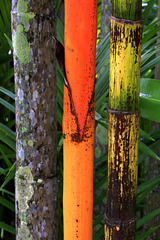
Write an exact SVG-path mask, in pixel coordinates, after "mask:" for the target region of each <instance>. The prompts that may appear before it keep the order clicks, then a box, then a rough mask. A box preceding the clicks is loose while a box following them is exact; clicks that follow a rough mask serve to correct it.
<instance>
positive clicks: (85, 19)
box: [63, 0, 97, 240]
mask: <svg viewBox="0 0 160 240" xmlns="http://www.w3.org/2000/svg"><path fill="white" fill-rule="evenodd" d="M96 31H97V2H96V0H88V1H86V0H81V1H75V0H65V69H66V80H65V86H64V108H63V153H64V165H63V167H64V175H63V178H64V181H63V186H64V187H63V214H64V240H71V239H80V240H84V239H85V240H91V239H92V215H93V159H94V109H95V100H94V82H95V56H96V35H97V34H96Z"/></svg>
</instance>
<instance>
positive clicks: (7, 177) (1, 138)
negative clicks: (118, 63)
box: [0, 0, 160, 240]
mask: <svg viewBox="0 0 160 240" xmlns="http://www.w3.org/2000/svg"><path fill="white" fill-rule="evenodd" d="M142 2H143V4H142V6H143V8H142V10H143V19H144V23H143V26H144V27H143V36H142V55H141V80H140V111H141V124H140V127H141V129H140V140H139V157H138V163H139V165H138V168H139V176H138V177H139V178H138V189H137V208H136V209H137V217H138V222H137V240H142V239H146V237H147V236H148V235H149V234H150V233H151V231H154V230H155V229H156V227H155V228H153V229H151V230H149V229H148V231H147V232H146V233H143V225H144V223H145V222H147V221H149V219H151V218H153V216H156V215H157V214H160V209H157V210H155V211H154V212H152V213H150V214H149V215H147V216H145V217H144V216H143V209H144V199H145V197H146V196H147V194H148V193H149V192H150V191H152V190H153V189H154V188H155V187H156V186H157V185H158V184H159V183H160V175H159V176H157V177H156V178H153V179H151V180H146V179H147V178H146V177H147V168H148V160H147V158H148V156H152V157H154V158H155V159H157V160H160V158H159V156H157V155H156V154H155V150H156V149H158V148H160V129H157V130H155V131H153V132H150V130H149V131H147V128H149V124H146V119H149V121H150V120H156V121H157V122H160V111H159V110H158V109H159V108H160V107H159V106H160V96H159V83H158V82H157V81H156V80H153V79H152V78H153V77H154V70H155V65H156V64H157V63H158V62H160V57H156V52H157V51H159V49H156V40H157V36H156V33H157V32H158V30H159V29H160V27H157V22H158V19H157V9H158V5H157V1H155V0H154V1H153V0H150V1H147V0H146V1H142ZM61 4H63V1H59V0H57V1H56V10H57V14H58V11H59V9H60V7H61ZM147 4H148V5H147ZM10 11H11V1H10V0H1V1H0V113H1V117H0V179H1V185H0V228H1V232H0V234H1V238H2V239H3V238H4V236H5V239H12V238H13V239H15V236H14V235H13V234H14V233H15V229H14V174H15V149H16V145H15V117H14V84H13V64H12V58H13V56H12V49H11V45H10V44H9V42H10V41H9V40H8V41H7V39H11V29H10ZM100 21H101V1H98V23H99V24H98V33H100ZM63 32H64V29H63V22H62V21H61V20H60V19H59V18H57V38H58V40H59V41H60V42H61V43H63ZM4 33H5V34H6V36H7V39H6V37H5V36H4ZM97 42H98V44H97V57H96V77H97V80H96V85H95V90H96V113H95V119H96V132H97V135H98V136H99V138H100V139H101V138H102V136H103V134H105V135H106V144H105V145H104V146H105V147H106V145H107V120H106V119H107V108H106V107H107V104H108V86H109V42H110V35H109V34H108V35H106V37H105V38H104V39H103V40H102V41H99V40H98V41H97ZM99 73H100V74H99ZM57 80H58V83H57V102H58V109H57V118H58V134H57V136H58V147H57V152H58V179H59V240H62V239H63V227H62V226H63V224H62V222H63V213H62V193H63V186H62V179H63V163H62V147H63V139H62V131H61V123H62V111H63V75H62V73H61V71H60V69H59V66H57ZM155 106H156V108H155ZM142 117H143V118H142ZM147 121H148V120H147ZM101 126H102V127H103V128H102V127H101ZM104 128H105V129H106V130H105V132H106V133H104V131H103V130H102V129H104ZM100 129H101V130H100ZM101 131H102V133H103V134H102V135H101V133H100V132H101ZM99 155H100V154H99ZM106 172H107V153H104V152H103V151H102V152H101V155H100V157H98V158H96V159H95V162H94V219H93V231H94V235H93V239H94V240H100V239H104V209H105V202H106V186H107V177H106ZM101 209H102V210H101ZM5 216H10V218H7V219H6V217H5ZM157 227H158V226H157Z"/></svg>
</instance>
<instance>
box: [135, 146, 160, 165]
mask: <svg viewBox="0 0 160 240" xmlns="http://www.w3.org/2000/svg"><path fill="white" fill-rule="evenodd" d="M139 149H140V150H141V151H142V152H144V153H147V154H148V155H149V156H151V157H153V158H155V159H157V160H160V157H158V155H157V154H156V153H155V152H154V151H153V150H152V149H150V148H149V147H148V146H147V145H146V144H144V143H143V142H142V141H139Z"/></svg>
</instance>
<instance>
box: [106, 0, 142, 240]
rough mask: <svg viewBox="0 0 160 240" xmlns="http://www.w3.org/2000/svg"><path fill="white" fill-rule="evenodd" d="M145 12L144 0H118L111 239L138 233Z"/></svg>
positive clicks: (111, 115)
mask: <svg viewBox="0 0 160 240" xmlns="http://www.w3.org/2000/svg"><path fill="white" fill-rule="evenodd" d="M136 4H137V5H136ZM137 14H138V15H137ZM141 17H142V13H141V1H139V2H138V1H123V0H117V1H116V0H114V1H112V16H111V30H110V79H109V107H108V180H107V207H106V214H105V240H129V239H130V240H135V239H136V194H137V193H136V192H137V170H138V140H139V86H140V60H141V44H142V20H141Z"/></svg>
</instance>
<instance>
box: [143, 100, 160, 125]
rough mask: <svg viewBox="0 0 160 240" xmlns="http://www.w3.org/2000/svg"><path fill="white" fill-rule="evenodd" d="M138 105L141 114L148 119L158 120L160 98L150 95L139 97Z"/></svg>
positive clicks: (159, 120) (159, 119)
mask: <svg viewBox="0 0 160 240" xmlns="http://www.w3.org/2000/svg"><path fill="white" fill-rule="evenodd" d="M139 106H140V112H141V116H142V117H143V118H147V119H149V120H152V121H155V122H160V100H159V99H154V98H151V97H147V96H145V97H142V96H141V97H140V98H139Z"/></svg>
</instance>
